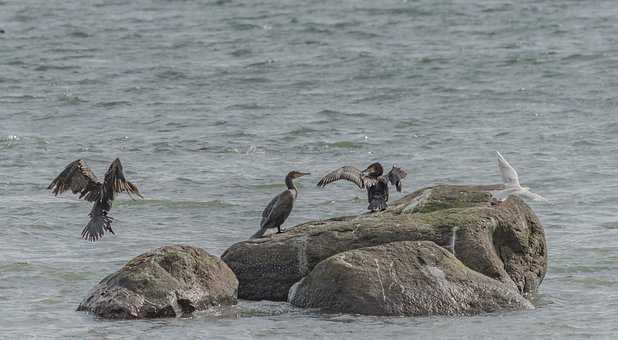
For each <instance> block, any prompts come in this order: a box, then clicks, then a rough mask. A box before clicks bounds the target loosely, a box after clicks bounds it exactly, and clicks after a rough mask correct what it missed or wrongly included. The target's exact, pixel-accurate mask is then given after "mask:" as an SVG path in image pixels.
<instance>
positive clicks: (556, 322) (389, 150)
mask: <svg viewBox="0 0 618 340" xmlns="http://www.w3.org/2000/svg"><path fill="white" fill-rule="evenodd" d="M617 16H618V4H617V3H616V2H614V1H609V0H608V1H600V0H599V1H597V0H592V1H566V0H565V1H557V0H542V1H541V0H535V1H528V0H525V1H518V2H513V3H509V2H506V1H492V0H481V1H457V0H452V1H447V0H445V1H431V0H417V1H414V0H408V1H405V0H404V1H401V0H399V1H391V0H388V1H349V0H344V1H292V0H289V1H237V0H229V1H228V0H218V1H191V0H187V1H163V0H150V1H147V0H136V1H117V0H92V1H43V0H28V1H18V0H0V29H3V30H4V31H5V33H3V34H0V216H1V217H0V218H1V222H0V338H6V339H9V338H10V339H19V338H58V339H67V338H69V339H70V338H72V339H86V338H92V339H127V338H137V339H153V338H209V339H244V338H264V339H266V338H268V339H323V338H328V339H344V338H345V339H356V338H367V339H403V338H411V337H414V338H419V339H427V338H436V339H438V338H439V339H479V338H488V339H490V338H504V339H532V338H543V339H547V338H554V339H584V338H595V339H603V338H605V339H611V338H616V337H618V324H617V323H616V319H617V317H618V213H617V212H616V210H615V208H616V205H617V203H618V184H617V182H616V179H615V178H616V167H617V166H618V159H617V156H616V152H617V151H618V144H617V143H618V112H617V110H616V108H617V104H618V95H617V94H618V77H617V76H618V71H617V70H618V20H616V17H617ZM494 150H500V151H501V152H502V154H503V155H504V156H505V157H506V158H507V159H508V160H509V161H510V162H511V164H513V166H514V167H516V168H517V169H518V170H519V173H520V178H521V180H522V183H523V184H525V185H528V186H530V187H532V188H533V189H534V191H536V192H538V193H540V194H542V195H544V196H545V197H547V199H549V200H550V201H551V205H548V204H538V203H531V206H532V207H533V208H534V210H535V211H536V212H537V214H538V216H539V218H540V219H541V221H542V222H543V224H544V225H545V228H546V229H545V231H546V237H547V240H548V244H549V271H548V273H547V275H546V277H545V281H544V282H543V284H542V286H541V289H540V291H539V294H538V295H537V296H536V298H535V300H534V303H535V305H536V307H537V308H536V309H535V310H533V311H526V312H510V313H495V314H487V315H481V316H476V317H421V318H382V317H364V316H355V315H337V314H321V313H317V312H315V311H305V310H301V309H296V308H293V307H290V306H289V305H287V304H285V303H274V302H247V301H242V302H241V303H240V304H239V306H238V307H235V308H231V309H226V310H220V311H214V312H211V313H201V314H196V315H195V316H194V317H191V318H179V319H168V320H148V321H120V322H110V321H104V320H98V319H96V318H94V317H93V316H91V315H88V314H85V313H80V312H76V311H75V308H76V307H77V305H78V304H79V302H80V300H81V299H82V298H83V297H84V296H85V295H86V293H87V292H88V291H89V290H90V289H91V288H92V287H93V286H94V285H95V284H96V283H97V282H98V281H99V280H100V279H101V278H103V277H104V276H105V275H107V274H109V273H111V272H113V271H115V270H117V269H119V268H120V267H121V266H122V265H123V264H124V263H125V262H126V261H127V260H129V259H130V258H132V257H134V256H136V255H138V254H140V253H142V252H144V251H147V250H150V249H153V248H155V247H159V246H162V245H165V244H170V243H188V244H192V245H197V246H200V247H203V248H205V249H207V250H208V251H210V252H211V253H213V254H216V255H220V254H221V253H222V252H223V251H224V250H225V249H226V248H227V247H228V246H230V245H231V244H233V243H235V242H238V241H241V240H243V239H246V238H247V237H248V236H249V235H251V234H252V233H253V232H254V231H255V230H256V229H257V225H258V222H259V217H260V213H261V211H262V209H263V208H264V206H265V205H266V203H267V202H268V200H270V198H271V197H272V196H273V195H275V194H277V193H278V192H279V191H281V190H282V189H283V188H284V184H283V177H284V176H285V174H286V173H287V172H288V171H289V170H292V169H296V170H301V171H310V172H312V173H313V176H311V177H304V178H302V179H301V180H300V184H301V194H300V198H299V201H298V203H297V205H296V207H295V209H294V211H293V213H292V215H291V217H290V218H289V220H288V222H287V223H286V225H285V226H287V227H290V226H293V225H295V224H297V223H300V222H303V221H306V220H310V219H320V218H327V217H334V216H338V215H347V214H355V213H359V212H362V211H364V209H365V207H366V203H365V201H364V199H365V194H364V193H363V192H360V191H358V190H355V188H354V187H353V186H352V185H345V184H340V185H335V187H331V188H329V190H322V189H319V188H317V187H315V183H316V182H317V180H318V179H319V176H320V175H321V174H324V173H325V172H327V171H328V170H331V169H333V168H336V167H338V166H341V165H345V164H350V165H356V166H358V167H361V166H364V165H365V166H366V165H367V164H368V163H369V162H371V161H382V162H383V163H384V164H385V165H386V166H387V167H390V165H391V164H392V163H397V164H398V165H400V166H402V167H404V168H406V169H407V170H408V172H409V177H408V179H407V181H406V183H405V189H404V191H405V192H408V193H409V192H412V191H413V190H415V189H418V188H421V187H424V186H427V185H431V184H433V183H465V184H471V183H479V184H482V183H498V182H499V181H500V177H499V175H498V172H497V167H496V159H495V156H494V153H493V151H494ZM115 157H120V158H121V160H122V161H123V164H124V167H125V173H126V174H127V177H128V178H129V179H130V180H132V181H133V182H134V183H136V184H137V185H138V186H139V187H140V189H141V191H142V192H143V194H144V196H145V197H146V199H145V200H143V201H130V200H129V199H128V198H126V197H121V198H120V199H119V200H118V201H116V202H115V203H114V207H113V209H112V211H111V215H112V216H113V217H115V218H116V221H115V222H114V226H115V230H116V232H117V235H116V236H113V235H106V236H105V237H104V239H103V240H102V241H100V242H97V243H96V244H92V243H89V242H86V241H83V240H81V239H80V231H81V228H82V226H83V225H84V224H85V223H86V221H87V220H88V216H87V214H88V212H89V210H90V205H89V204H88V203H85V202H82V201H79V200H77V199H76V197H73V196H72V195H70V194H69V195H64V196H63V197H61V198H54V197H53V196H52V195H51V194H50V193H49V192H48V191H47V190H46V187H47V185H48V184H49V182H50V181H51V179H53V177H55V176H56V175H57V174H58V173H59V172H60V171H61V170H62V168H63V167H64V166H65V165H66V164H67V163H69V162H70V161H72V160H74V159H77V158H83V159H85V160H86V161H87V162H88V163H89V164H90V166H91V167H92V168H93V170H94V171H95V173H96V174H98V175H102V174H103V172H104V171H105V169H106V168H107V166H108V165H109V163H110V162H111V161H112V160H113V159H114V158H115ZM405 192H404V193H405ZM393 196H394V197H395V198H397V197H400V195H399V194H395V195H393Z"/></svg>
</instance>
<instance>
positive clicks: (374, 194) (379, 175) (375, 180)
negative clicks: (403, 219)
mask: <svg viewBox="0 0 618 340" xmlns="http://www.w3.org/2000/svg"><path fill="white" fill-rule="evenodd" d="M383 173H384V169H383V168H382V165H381V164H380V163H373V164H371V165H370V166H368V167H367V169H365V170H363V171H360V170H358V169H357V168H355V167H353V166H344V167H341V168H339V169H337V170H335V171H332V172H330V173H328V174H327V175H326V176H324V177H322V179H320V181H319V182H318V186H319V187H325V186H326V185H327V184H329V183H332V182H334V181H338V180H340V179H345V180H348V181H350V182H352V183H354V184H356V185H357V186H358V187H359V188H361V189H367V201H368V202H369V206H368V207H367V209H368V210H369V211H372V212H373V211H380V210H384V209H386V202H387V201H388V182H390V183H391V184H392V185H394V186H395V188H396V189H397V191H398V192H401V181H402V180H403V179H404V178H405V177H406V176H407V173H406V172H405V170H403V169H402V168H399V167H397V166H395V165H393V168H392V169H391V171H389V172H388V174H386V175H383Z"/></svg>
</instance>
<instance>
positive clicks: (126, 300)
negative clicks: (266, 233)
mask: <svg viewBox="0 0 618 340" xmlns="http://www.w3.org/2000/svg"><path fill="white" fill-rule="evenodd" d="M237 289H238V280H237V279H236V277H235V276H234V273H233V272H232V271H231V270H230V268H229V267H228V266H227V265H226V264H225V263H224V262H223V261H221V260H220V259H218V258H217V257H215V256H212V255H210V254H208V253H207V252H206V251H205V250H203V249H201V248H196V247H190V246H183V245H172V246H166V247H162V248H158V249H155V250H153V251H150V252H147V253H144V254H142V255H140V256H138V257H136V258H134V259H133V260H131V261H129V262H128V263H127V264H126V265H125V266H124V267H122V268H121V269H120V270H119V271H118V272H116V273H114V274H111V275H109V276H107V277H106V278H104V279H103V280H102V281H101V282H100V283H99V284H98V285H97V286H96V287H94V289H93V290H92V291H91V292H90V293H89V295H88V297H86V298H85V299H84V300H83V301H82V303H81V304H80V305H79V307H78V308H77V310H78V311H89V312H92V313H94V314H96V315H97V316H99V317H103V318H110V319H136V318H159V317H175V316H181V315H188V314H191V313H193V312H194V311H198V310H204V309H207V308H208V307H211V306H218V305H231V304H236V302H237Z"/></svg>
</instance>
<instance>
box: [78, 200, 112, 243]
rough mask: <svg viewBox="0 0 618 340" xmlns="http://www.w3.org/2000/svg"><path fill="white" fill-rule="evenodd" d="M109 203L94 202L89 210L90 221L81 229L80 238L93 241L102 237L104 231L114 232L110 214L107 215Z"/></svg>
mask: <svg viewBox="0 0 618 340" xmlns="http://www.w3.org/2000/svg"><path fill="white" fill-rule="evenodd" d="M108 210H109V205H108V204H104V203H101V202H96V203H95V204H94V206H93V207H92V210H91V211H90V214H89V216H90V221H89V222H88V224H86V226H85V227H84V230H82V238H83V239H84V240H88V241H91V242H95V241H97V240H99V239H100V238H101V237H103V234H105V231H109V232H110V233H112V234H114V230H113V229H112V221H113V220H114V219H113V218H111V217H110V216H107V211H108Z"/></svg>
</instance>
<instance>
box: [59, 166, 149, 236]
mask: <svg viewBox="0 0 618 340" xmlns="http://www.w3.org/2000/svg"><path fill="white" fill-rule="evenodd" d="M47 189H50V190H52V193H53V194H54V196H58V194H61V193H63V192H65V191H67V190H69V189H70V190H71V191H72V192H73V193H74V194H77V193H79V198H83V199H85V200H86V201H88V202H93V203H94V205H93V206H92V210H90V214H89V216H90V221H89V222H88V224H87V225H86V226H85V227H84V230H82V238H83V239H85V240H89V241H92V242H94V241H96V240H98V239H100V238H101V237H103V234H104V233H105V230H107V231H109V232H110V233H112V234H114V231H113V230H112V220H113V219H112V218H111V217H110V216H107V213H108V212H109V211H110V209H111V208H112V201H113V200H114V197H115V195H116V193H119V192H126V193H127V194H129V197H131V198H133V196H132V195H136V196H138V197H139V198H143V197H142V195H141V194H140V193H139V190H138V189H137V187H136V186H135V185H133V183H131V182H129V181H127V180H126V179H125V177H124V173H123V172H122V164H121V163H120V160H119V159H118V158H116V159H115V160H114V161H113V162H112V164H111V165H110V167H109V169H108V170H107V172H106V173H105V178H104V179H103V182H99V181H98V179H97V177H96V176H95V175H94V173H93V172H92V170H90V168H89V167H88V165H87V164H86V162H84V161H83V160H81V159H78V160H76V161H74V162H72V163H70V164H69V165H67V166H66V168H64V170H63V171H62V172H61V173H60V175H58V177H56V178H55V179H54V180H53V181H52V182H51V184H50V185H49V187H48V188H47Z"/></svg>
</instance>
